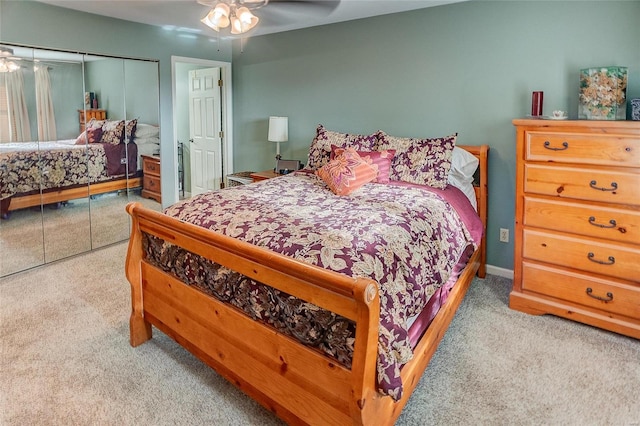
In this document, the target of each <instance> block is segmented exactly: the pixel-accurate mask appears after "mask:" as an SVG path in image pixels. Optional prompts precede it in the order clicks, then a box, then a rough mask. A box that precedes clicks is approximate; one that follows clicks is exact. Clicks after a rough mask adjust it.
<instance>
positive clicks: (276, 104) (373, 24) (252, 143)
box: [233, 1, 640, 269]
mask: <svg viewBox="0 0 640 426" xmlns="http://www.w3.org/2000/svg"><path fill="white" fill-rule="evenodd" d="M639 19H640V2H638V1H621V2H616V1H600V2H590V1H589V2H576V1H567V2H564V1H549V2H544V1H512V2H508V1H495V2H494V1H471V2H464V3H457V4H452V5H446V6H438V7H432V8H427V9H422V10H418V11H414V12H407V13H400V14H394V15H387V16H383V17H374V18H368V19H363V20H358V21H352V22H346V23H339V24H334V25H329V26H323V27H315V28H310V29H305V30H298V31H292V32H287V33H281V34H273V35H267V36H262V37H254V38H251V39H248V40H245V43H244V48H243V51H242V52H241V51H240V44H239V42H238V43H235V44H234V51H233V81H234V131H235V141H236V142H235V145H234V153H235V170H263V169H267V168H269V167H271V164H272V162H273V157H274V155H275V147H274V146H273V144H271V143H268V142H266V137H267V121H268V117H269V116H270V115H283V116H288V117H289V142H287V143H284V144H281V151H282V155H283V157H284V158H287V159H299V160H302V161H304V162H306V153H307V149H308V146H309V143H310V142H311V140H312V138H313V136H314V134H315V128H316V126H317V124H319V123H322V124H324V125H325V126H326V127H327V128H329V129H333V130H337V131H343V132H352V133H364V134H368V133H372V132H375V131H376V130H378V129H382V130H384V131H386V132H387V133H389V134H392V135H396V136H413V137H420V136H424V137H430V136H443V135H448V134H451V133H454V132H458V133H459V138H458V143H459V144H469V145H478V144H485V143H486V144H489V145H490V146H491V152H490V162H491V163H490V168H489V179H490V184H489V226H488V263H489V264H490V265H494V266H497V267H500V268H506V269H513V242H511V243H509V244H505V243H500V242H499V241H498V235H499V228H509V229H510V230H511V231H512V232H511V234H512V235H513V228H514V211H515V204H514V203H515V201H514V198H515V197H514V192H515V146H514V145H515V144H514V137H515V136H514V135H515V132H514V128H513V126H512V124H511V120H512V119H513V118H516V117H524V116H525V115H526V114H528V113H530V102H531V92H532V91H534V90H542V91H544V111H545V113H550V112H551V111H552V110H554V109H563V110H567V111H568V112H569V116H570V117H571V118H576V117H577V108H578V72H579V70H580V69H581V68H588V67H594V66H604V65H621V66H628V67H629V88H628V92H627V94H628V97H629V98H634V97H636V98H637V97H640V45H639V42H638V40H640V25H638V21H639Z"/></svg>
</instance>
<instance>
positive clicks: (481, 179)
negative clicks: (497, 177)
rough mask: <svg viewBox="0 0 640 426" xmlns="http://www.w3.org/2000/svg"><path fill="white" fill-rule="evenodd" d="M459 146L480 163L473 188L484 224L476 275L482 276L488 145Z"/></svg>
mask: <svg viewBox="0 0 640 426" xmlns="http://www.w3.org/2000/svg"><path fill="white" fill-rule="evenodd" d="M457 146H458V147H459V148H462V149H464V150H465V151H468V152H469V153H471V154H473V155H474V156H475V157H476V158H477V159H478V160H479V161H480V163H479V164H478V171H477V172H476V178H475V180H474V182H473V186H474V189H475V190H476V201H477V203H478V215H479V216H480V220H482V224H483V226H484V234H483V236H482V243H481V247H480V250H481V256H482V257H481V263H480V269H479V270H478V276H480V277H484V275H485V273H486V263H487V262H486V261H487V244H486V235H487V205H488V204H487V201H488V183H489V181H488V176H489V170H488V168H487V166H488V160H489V145H478V146H472V145H457Z"/></svg>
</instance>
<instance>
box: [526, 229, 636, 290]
mask: <svg viewBox="0 0 640 426" xmlns="http://www.w3.org/2000/svg"><path fill="white" fill-rule="evenodd" d="M522 243H523V245H522V247H523V256H524V257H525V258H527V259H533V260H538V261H541V262H547V263H551V264H554V265H559V266H565V267H568V268H575V269H580V270H582V271H586V272H593V273H596V274H601V275H607V276H610V277H613V278H620V279H626V280H629V281H634V282H639V283H640V274H638V265H640V247H633V246H629V245H622V244H615V243H607V242H604V241H599V240H594V239H589V238H587V237H584V238H579V237H573V236H570V235H567V234H562V233H559V232H553V231H549V232H543V231H535V230H532V229H525V230H524V232H523V241H522Z"/></svg>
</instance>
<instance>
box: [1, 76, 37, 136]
mask: <svg viewBox="0 0 640 426" xmlns="http://www.w3.org/2000/svg"><path fill="white" fill-rule="evenodd" d="M4 75H5V84H6V88H7V103H8V105H9V125H10V126H11V141H12V142H27V141H30V140H31V128H30V127H29V111H27V102H26V99H25V97H24V78H23V76H22V72H21V71H17V72H8V73H5V74H4Z"/></svg>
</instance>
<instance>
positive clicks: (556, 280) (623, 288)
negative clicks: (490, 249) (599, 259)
mask: <svg viewBox="0 0 640 426" xmlns="http://www.w3.org/2000/svg"><path fill="white" fill-rule="evenodd" d="M522 274H523V281H522V289H523V290H524V291H531V292H535V293H539V294H543V295H546V296H551V297H555V298H557V299H561V300H564V301H568V302H571V303H577V304H580V305H584V306H588V307H591V308H596V309H599V310H602V311H605V312H610V313H613V314H619V315H624V316H627V317H631V318H635V319H640V287H636V286H633V285H628V284H623V283H618V282H615V281H612V280H605V279H599V278H595V277H590V276H588V275H584V274H580V273H574V272H571V271H565V270H562V269H557V268H552V267H547V266H544V265H538V264H534V263H530V262H524V263H523V269H522Z"/></svg>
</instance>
